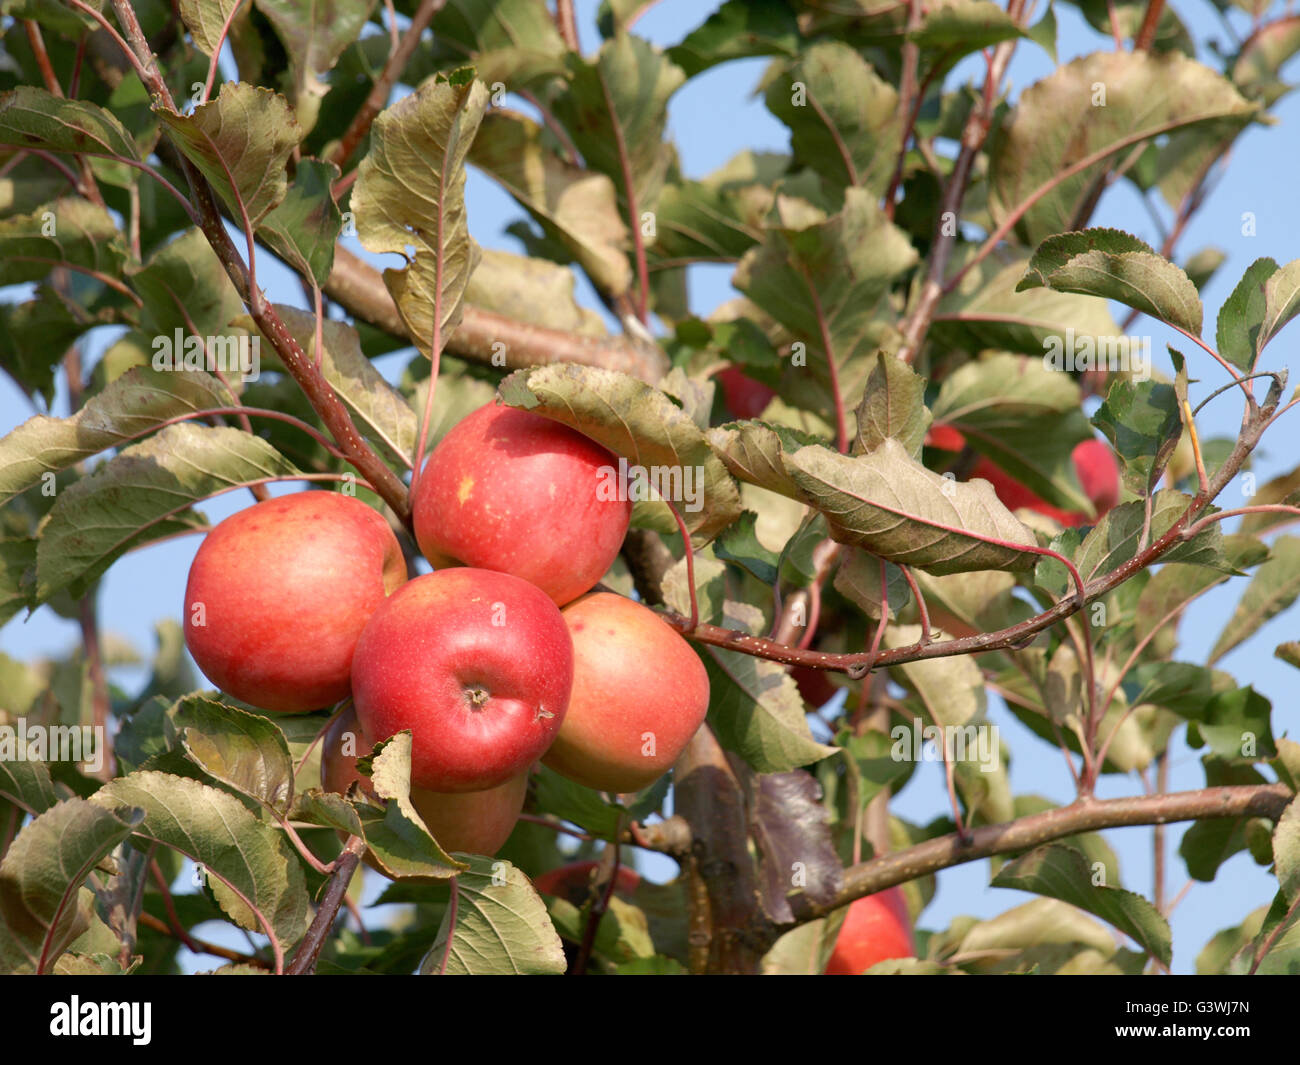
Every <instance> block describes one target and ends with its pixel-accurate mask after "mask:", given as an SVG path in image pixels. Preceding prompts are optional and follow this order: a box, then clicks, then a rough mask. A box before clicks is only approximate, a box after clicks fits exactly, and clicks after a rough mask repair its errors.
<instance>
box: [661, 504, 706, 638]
mask: <svg viewBox="0 0 1300 1065" xmlns="http://www.w3.org/2000/svg"><path fill="white" fill-rule="evenodd" d="M664 505H665V506H667V508H668V509H669V510H670V511H672V515H673V519H674V520H675V521H676V522H677V529H678V531H679V532H680V533H681V534H682V546H683V548H684V549H685V552H686V554H685V558H686V587H687V589H688V590H689V591H690V594H691V617H690V623H691V627H690V629H689V630H688V631H689V632H694V631H695V629H696V628H697V627H698V626H699V624H700V604H699V600H698V599H697V598H696V595H695V548H694V547H692V546H691V534H690V532H689V531H687V528H686V522H684V521H683V520H682V516H681V514H679V513H678V511H677V508H676V507H675V506H673V505H672V504H671V503H670V502H668V500H666V499H665V500H664Z"/></svg>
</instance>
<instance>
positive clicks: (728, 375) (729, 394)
mask: <svg viewBox="0 0 1300 1065" xmlns="http://www.w3.org/2000/svg"><path fill="white" fill-rule="evenodd" d="M714 380H716V381H717V382H718V384H719V385H720V386H721V388H722V398H723V400H724V402H725V403H726V404H727V409H728V410H729V411H731V413H732V414H734V415H735V416H736V417H737V418H758V417H760V416H761V415H762V413H763V411H765V410H766V409H767V405H768V404H769V403H771V402H772V400H773V398H774V397H775V396H776V391H775V390H774V389H771V388H768V387H767V385H765V384H763V383H762V382H760V381H755V380H754V379H753V378H752V377H750V376H748V375H747V374H746V373H745V372H744V371H743V370H742V369H741V368H740V367H739V366H728V367H727V368H726V369H724V370H719V371H718V372H717V374H716V375H714Z"/></svg>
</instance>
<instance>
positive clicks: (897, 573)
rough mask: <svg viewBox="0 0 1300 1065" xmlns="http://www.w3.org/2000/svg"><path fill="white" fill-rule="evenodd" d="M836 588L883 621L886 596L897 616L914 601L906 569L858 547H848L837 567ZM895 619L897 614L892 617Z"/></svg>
mask: <svg viewBox="0 0 1300 1065" xmlns="http://www.w3.org/2000/svg"><path fill="white" fill-rule="evenodd" d="M882 567H883V568H884V575H885V579H884V586H883V587H882V586H881V568H882ZM834 586H835V590H836V591H837V592H839V593H840V595H842V596H844V597H845V598H846V599H848V600H849V602H851V603H853V604H854V605H855V606H857V607H858V608H859V609H860V610H861V611H862V612H863V613H864V614H865V615H866V616H867V617H869V618H871V619H872V620H873V621H879V620H880V615H881V613H882V611H883V610H884V606H885V602H886V597H887V598H888V603H889V609H890V612H891V613H892V614H893V615H894V617H897V615H898V613H899V611H901V610H902V609H904V608H905V607H906V606H908V605H909V604H910V603H911V602H912V590H911V588H909V587H908V584H907V578H906V577H904V576H903V571H902V570H900V569H899V568H898V567H897V566H895V565H893V564H892V563H889V562H882V561H881V560H880V559H878V558H876V556H875V555H869V554H867V552H865V551H862V550H860V549H859V548H856V547H850V548H847V549H845V551H844V552H843V555H842V557H841V560H840V564H839V566H838V567H836V570H835V580H834ZM891 620H893V618H891Z"/></svg>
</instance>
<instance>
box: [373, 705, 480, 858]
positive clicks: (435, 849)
mask: <svg viewBox="0 0 1300 1065" xmlns="http://www.w3.org/2000/svg"><path fill="white" fill-rule="evenodd" d="M371 758H372V762H371V767H370V780H371V782H372V783H373V784H374V786H375V792H376V794H378V795H379V797H380V798H381V799H386V800H388V805H387V806H386V807H385V809H384V810H383V811H382V813H381V812H380V811H378V810H377V809H376V808H375V807H373V806H369V805H362V806H359V807H358V810H357V812H358V814H359V815H360V817H361V822H362V827H363V829H364V834H365V837H366V844H367V846H369V847H370V853H371V854H372V855H373V856H374V857H375V860H376V861H377V862H378V863H379V864H380V865H381V866H382V867H383V869H384V872H386V873H387V874H388V875H389V876H391V877H405V876H421V877H437V878H443V877H448V876H454V875H455V874H456V872H457V871H458V870H460V869H464V868H465V863H463V862H461V861H458V860H457V859H456V858H453V857H452V856H451V855H449V854H448V853H447V852H446V851H445V850H443V849H442V847H441V846H439V844H438V842H437V841H436V840H435V839H434V838H433V836H432V835H431V834H430V832H429V829H428V826H427V825H425V823H424V820H423V819H422V818H421V817H420V815H419V814H418V813H417V812H416V809H415V806H414V805H413V804H412V802H411V732H410V730H409V729H406V730H404V731H402V732H399V733H397V734H396V735H395V736H392V737H390V738H389V739H387V740H384V741H383V742H382V743H380V744H378V745H376V747H375V752H374V753H373V754H372V755H371Z"/></svg>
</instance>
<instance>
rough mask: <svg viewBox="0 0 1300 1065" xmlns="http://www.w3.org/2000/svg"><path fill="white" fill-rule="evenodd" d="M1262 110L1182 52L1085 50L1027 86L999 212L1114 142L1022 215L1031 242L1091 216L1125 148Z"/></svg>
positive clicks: (994, 194) (998, 170)
mask: <svg viewBox="0 0 1300 1065" xmlns="http://www.w3.org/2000/svg"><path fill="white" fill-rule="evenodd" d="M1102 93H1104V96H1102V95H1101V94H1102ZM1103 105H1104V106H1103ZM1255 112H1256V107H1255V105H1254V104H1251V103H1249V102H1247V101H1246V100H1245V99H1243V98H1242V97H1241V96H1240V95H1239V94H1238V92H1237V90H1236V89H1235V88H1233V86H1232V83H1231V82H1229V81H1228V80H1227V79H1225V78H1223V77H1221V76H1220V75H1219V74H1216V73H1215V72H1214V71H1213V70H1211V69H1210V68H1209V67H1206V66H1202V65H1201V64H1200V63H1197V62H1196V61H1195V60H1194V59H1191V58H1189V57H1187V56H1185V55H1183V54H1182V53H1180V52H1165V53H1162V54H1152V53H1150V52H1130V51H1100V52H1094V53H1092V54H1091V55H1085V56H1081V57H1080V58H1078V59H1075V60H1073V61H1072V62H1070V63H1067V64H1065V65H1064V66H1062V67H1058V68H1057V69H1056V71H1055V72H1054V73H1052V74H1050V75H1048V76H1047V77H1046V78H1044V79H1043V80H1042V81H1039V82H1038V83H1036V84H1035V85H1031V86H1030V87H1029V88H1027V89H1026V90H1025V91H1024V92H1023V93H1022V94H1021V95H1020V99H1019V101H1018V102H1017V104H1016V107H1015V110H1014V112H1013V113H1012V115H1011V119H1010V121H1009V122H1008V123H1007V124H1006V125H1005V126H1003V127H1002V128H1001V129H1000V131H999V134H998V136H997V138H996V141H995V143H994V144H993V145H992V149H991V158H990V161H989V182H990V188H989V208H990V210H991V212H992V214H993V218H994V221H997V222H1001V221H1002V220H1003V219H1004V218H1006V217H1007V216H1008V215H1009V214H1010V213H1011V211H1013V210H1014V209H1016V208H1017V207H1018V206H1019V205H1020V204H1021V203H1023V202H1024V201H1025V200H1026V199H1028V198H1029V196H1030V195H1031V194H1032V193H1034V192H1035V191H1036V190H1037V189H1038V188H1040V187H1041V186H1043V185H1045V184H1047V183H1048V182H1049V181H1051V180H1053V179H1054V178H1056V176H1057V175H1058V174H1059V173H1060V171H1062V170H1063V169H1065V168H1066V167H1067V166H1069V165H1070V164H1071V163H1074V162H1076V161H1078V160H1080V159H1082V158H1084V157H1085V156H1088V155H1091V154H1094V153H1096V152H1099V151H1104V150H1110V151H1111V153H1112V154H1111V155H1110V156H1108V157H1107V158H1106V159H1105V160H1103V161H1102V162H1099V163H1097V164H1094V165H1093V166H1091V167H1088V168H1086V169H1084V170H1083V171H1081V172H1080V173H1077V174H1075V175H1073V176H1071V177H1069V178H1066V179H1065V180H1064V181H1061V182H1060V183H1059V184H1058V185H1057V186H1056V187H1055V188H1053V189H1052V190H1051V191H1050V192H1048V193H1047V194H1046V195H1044V196H1043V197H1042V198H1041V199H1039V200H1038V201H1037V202H1036V203H1034V204H1033V205H1032V206H1031V207H1030V208H1029V209H1028V210H1027V211H1026V212H1025V213H1024V215H1023V216H1022V217H1021V218H1020V220H1019V221H1018V222H1017V223H1016V231H1017V233H1019V235H1020V237H1021V239H1022V240H1023V241H1024V243H1026V244H1037V243H1039V242H1040V241H1042V240H1043V239H1044V238H1046V237H1048V236H1050V235H1051V234H1053V233H1060V232H1062V231H1063V230H1067V229H1070V228H1072V227H1074V226H1077V225H1080V224H1082V223H1083V222H1085V221H1086V219H1085V220H1081V219H1079V218H1077V217H1076V216H1077V214H1078V212H1079V209H1080V207H1081V206H1082V205H1083V203H1084V201H1085V200H1086V199H1087V197H1088V194H1089V191H1090V189H1091V187H1092V184H1093V182H1094V181H1095V180H1096V179H1097V176H1098V174H1099V173H1100V172H1101V170H1102V168H1103V167H1109V166H1113V165H1114V163H1115V162H1116V154H1115V153H1117V152H1119V151H1120V150H1121V149H1123V148H1125V147H1126V146H1131V145H1133V144H1136V143H1139V142H1140V141H1141V140H1142V139H1146V138H1155V137H1158V136H1160V135H1161V134H1166V133H1173V132H1175V131H1177V130H1182V129H1186V128H1188V127H1196V126H1198V125H1200V124H1206V123H1209V124H1213V127H1214V129H1215V130H1216V132H1220V133H1223V132H1225V131H1231V132H1236V131H1238V130H1240V129H1242V128H1244V127H1245V126H1246V125H1247V124H1248V123H1249V122H1250V121H1252V119H1253V118H1254V116H1255ZM1197 331H1198V330H1193V332H1197Z"/></svg>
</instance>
